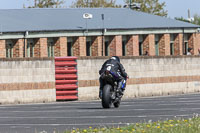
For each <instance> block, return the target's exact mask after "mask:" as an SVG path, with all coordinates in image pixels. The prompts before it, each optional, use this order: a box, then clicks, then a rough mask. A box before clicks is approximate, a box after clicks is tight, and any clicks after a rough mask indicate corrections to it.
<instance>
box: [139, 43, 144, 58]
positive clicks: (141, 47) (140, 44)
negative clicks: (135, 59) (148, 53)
mask: <svg viewBox="0 0 200 133" xmlns="http://www.w3.org/2000/svg"><path fill="white" fill-rule="evenodd" d="M139 55H140V56H141V55H143V43H142V42H139Z"/></svg>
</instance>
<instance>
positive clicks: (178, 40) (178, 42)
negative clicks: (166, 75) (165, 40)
mask: <svg viewBox="0 0 200 133" xmlns="http://www.w3.org/2000/svg"><path fill="white" fill-rule="evenodd" d="M174 55H183V34H177V36H176V37H175V40H174Z"/></svg>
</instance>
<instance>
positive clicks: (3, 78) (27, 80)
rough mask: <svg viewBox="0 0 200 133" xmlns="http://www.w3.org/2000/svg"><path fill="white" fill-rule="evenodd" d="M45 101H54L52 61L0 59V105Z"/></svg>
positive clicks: (53, 69)
mask: <svg viewBox="0 0 200 133" xmlns="http://www.w3.org/2000/svg"><path fill="white" fill-rule="evenodd" d="M45 101H46V102H49V101H56V93H55V64H54V60H53V59H51V58H35V59H33V58H29V59H22V58H15V59H0V104H2V103H27V102H45Z"/></svg>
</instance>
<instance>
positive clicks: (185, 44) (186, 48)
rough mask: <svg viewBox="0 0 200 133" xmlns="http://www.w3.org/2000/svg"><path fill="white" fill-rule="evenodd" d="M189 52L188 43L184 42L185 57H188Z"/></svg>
mask: <svg viewBox="0 0 200 133" xmlns="http://www.w3.org/2000/svg"><path fill="white" fill-rule="evenodd" d="M187 50H188V42H184V53H183V54H184V55H187V52H188V51H187Z"/></svg>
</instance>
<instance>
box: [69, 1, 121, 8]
mask: <svg viewBox="0 0 200 133" xmlns="http://www.w3.org/2000/svg"><path fill="white" fill-rule="evenodd" d="M71 7H76V8H80V7H91V8H92V7H121V6H120V5H116V0H76V1H75V2H74V3H73V4H72V6H71Z"/></svg>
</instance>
